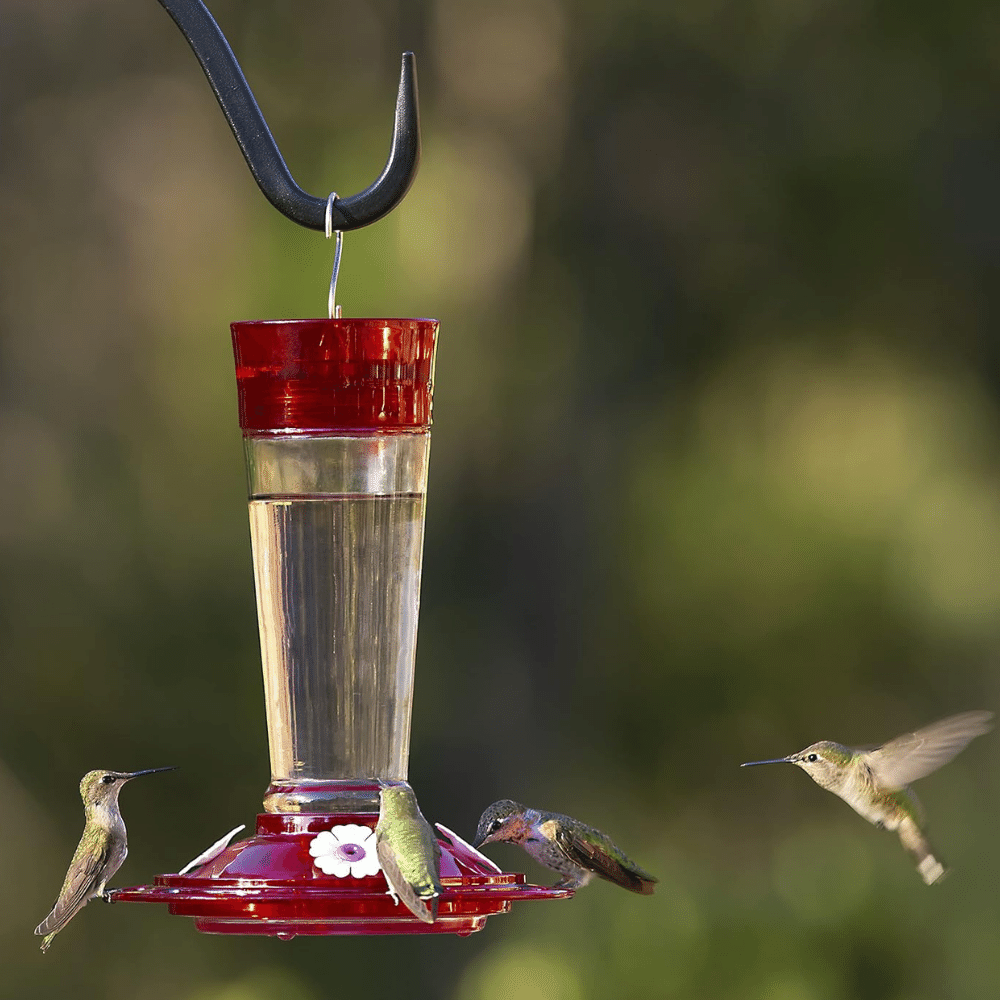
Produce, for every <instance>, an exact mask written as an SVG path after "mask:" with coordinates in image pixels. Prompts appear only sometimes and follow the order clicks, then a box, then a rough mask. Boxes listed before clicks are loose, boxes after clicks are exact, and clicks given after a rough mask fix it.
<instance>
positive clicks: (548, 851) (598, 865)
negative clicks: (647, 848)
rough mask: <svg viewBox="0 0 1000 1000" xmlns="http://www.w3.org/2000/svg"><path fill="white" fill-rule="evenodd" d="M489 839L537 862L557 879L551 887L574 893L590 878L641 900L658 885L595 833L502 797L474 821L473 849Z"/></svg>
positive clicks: (607, 839) (565, 818)
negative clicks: (523, 852)
mask: <svg viewBox="0 0 1000 1000" xmlns="http://www.w3.org/2000/svg"><path fill="white" fill-rule="evenodd" d="M494 841H506V842H507V843H509V844H519V845H520V846H521V847H523V848H524V849H525V850H526V851H527V852H528V853H529V854H530V855H531V856H532V857H533V858H534V859H535V860H536V861H537V862H539V864H542V865H545V867H546V868H551V869H552V870H553V871H557V872H559V874H560V875H561V876H562V878H561V879H559V881H558V882H556V884H555V888H560V889H579V888H580V887H581V886H584V885H586V884H587V883H588V882H589V881H590V880H591V879H592V878H593V877H594V876H595V875H597V876H599V877H600V878H603V879H606V880H607V881H608V882H614V883H615V885H620V886H621V887H622V888H623V889H628V890H629V891H630V892H638V893H641V894H642V895H643V896H651V895H652V894H653V885H654V884H655V883H656V882H657V881H659V880H658V879H656V878H654V876H652V875H650V874H649V872H646V871H643V870H642V869H641V868H640V867H639V866H638V865H637V864H636V863H635V862H634V861H632V860H630V859H629V858H628V857H626V856H625V854H624V853H623V852H622V850H621V849H620V848H619V847H618V846H617V844H615V843H614V841H612V839H611V838H610V837H609V836H607V834H604V833H601V831H600V830H595V829H594V828H593V827H592V826H587V825H586V824H585V823H581V822H580V821H579V820H577V819H573V818H572V817H571V816H562V815H560V814H559V813H554V812H541V811H540V810H538V809H528V808H527V807H526V806H522V805H519V804H518V803H517V802H511V800H510V799H501V800H500V801H499V802H494V803H493V805H491V806H488V807H487V808H486V811H485V812H484V813H483V815H482V816H480V817H479V826H478V827H477V829H476V839H475V841H474V842H473V845H472V846H473V847H476V848H479V847H482V846H483V844H489V843H493V842H494Z"/></svg>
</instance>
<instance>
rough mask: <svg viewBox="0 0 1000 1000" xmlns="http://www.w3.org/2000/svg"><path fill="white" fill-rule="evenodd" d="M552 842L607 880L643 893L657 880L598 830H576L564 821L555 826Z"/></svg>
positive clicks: (651, 887)
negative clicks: (583, 831)
mask: <svg viewBox="0 0 1000 1000" xmlns="http://www.w3.org/2000/svg"><path fill="white" fill-rule="evenodd" d="M556 843H557V844H558V845H559V848H560V850H562V852H563V854H565V855H566V857H567V858H569V860H570V861H572V862H573V863H574V864H576V865H579V866H580V867H581V868H585V869H586V870H587V871H592V872H594V874H596V875H599V876H600V877H601V878H603V879H606V880H607V881H608V882H614V883H615V885H620V886H621V887H622V888H623V889H628V890H629V891H630V892H638V893H640V894H641V895H643V896H651V895H652V894H653V885H654V884H655V883H656V882H657V881H658V880H657V879H656V878H654V877H653V876H652V875H650V874H649V872H646V871H643V870H642V869H641V868H640V867H639V866H638V865H637V864H636V863H635V862H634V861H632V860H631V859H630V858H627V857H626V856H625V854H623V853H622V851H621V850H619V848H618V846H617V845H616V844H615V843H614V841H612V839H611V838H610V837H608V836H606V835H605V834H603V833H601V832H600V831H599V830H593V829H590V830H588V831H587V832H586V833H576V832H574V831H573V830H572V829H570V828H569V827H567V826H566V825H565V824H560V825H559V826H558V828H557V829H556Z"/></svg>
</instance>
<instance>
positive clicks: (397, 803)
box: [375, 784, 441, 924]
mask: <svg viewBox="0 0 1000 1000" xmlns="http://www.w3.org/2000/svg"><path fill="white" fill-rule="evenodd" d="M375 852H376V854H378V860H379V863H380V864H381V865H382V872H383V874H384V875H385V880H386V882H388V883H389V895H390V896H392V898H393V899H394V900H395V902H396V905H397V906H398V905H399V901H400V900H402V901H403V903H404V904H405V906H406V908H407V909H408V910H409V911H410V912H411V913H412V914H413V915H414V916H415V917H416V918H417V919H418V920H422V921H423V922H424V923H425V924H432V923H434V921H435V920H436V919H437V911H438V897H439V896H440V895H441V876H440V868H441V847H440V845H439V844H438V841H437V837H435V836H434V831H433V830H432V829H431V827H430V824H429V823H428V822H427V820H425V819H424V817H423V814H422V813H421V812H420V807H419V806H418V805H417V797H416V796H415V795H414V794H413V789H412V788H410V786H409V785H407V784H398V785H389V784H386V785H383V786H382V790H381V793H380V795H379V814H378V824H377V825H376V827H375Z"/></svg>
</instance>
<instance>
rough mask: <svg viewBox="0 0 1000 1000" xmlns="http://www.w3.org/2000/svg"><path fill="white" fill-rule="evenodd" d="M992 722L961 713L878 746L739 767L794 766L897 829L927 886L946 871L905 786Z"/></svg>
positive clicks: (819, 748)
mask: <svg viewBox="0 0 1000 1000" xmlns="http://www.w3.org/2000/svg"><path fill="white" fill-rule="evenodd" d="M992 719H993V713H992V712H964V713H962V714H961V715H952V716H949V717H948V718H947V719H941V720H940V722H933V723H931V725H929V726H926V727H925V728H923V729H918V730H917V731H916V732H915V733H906V734H905V735H903V736H897V737H896V738H895V739H894V740H890V741H889V742H888V743H885V744H883V745H882V746H880V747H858V748H851V747H844V746H841V745H840V744H839V743H831V742H830V741H828V740H824V741H823V742H821V743H813V745H812V746H808V747H806V748H805V750H802V751H800V752H799V753H795V754H792V755H791V756H789V757H778V758H777V759H776V760H751V761H748V762H747V763H746V764H741V765H740V767H753V766H755V765H757V764H796V765H798V766H799V767H801V768H802V770H803V771H805V772H806V774H808V775H809V777H810V778H812V779H813V781H815V782H816V784H817V785H819V786H820V787H821V788H825V789H827V790H828V791H831V792H833V793H834V795H839V796H840V797H841V798H842V799H843V800H844V801H845V802H846V803H847V804H848V805H849V806H850V807H851V808H852V809H854V811H855V812H857V813H860V814H861V815H862V816H864V818H865V819H866V820H868V822H869V823H874V824H875V826H877V827H878V828H879V829H882V830H896V831H898V833H899V839H900V842H901V843H902V845H903V847H904V848H906V850H907V851H909V853H910V854H911V855H912V856H913V858H914V860H915V861H916V863H917V871H919V872H920V876H921V878H923V880H924V881H925V882H926V883H927V884H928V885H933V883H935V882H937V881H938V880H939V879H941V878H943V877H944V875H945V872H946V871H947V869H946V868H945V867H944V865H943V864H942V863H941V862H940V861H938V859H937V858H936V857H935V856H934V852H933V850H932V849H931V845H930V844H929V843H928V841H927V838H926V837H925V836H924V834H923V832H922V830H921V829H920V825H921V824H922V823H923V810H922V809H921V807H920V803H919V801H918V800H917V797H916V795H914V793H913V791H912V790H911V789H910V788H909V787H908V785H909V783H910V782H911V781H916V780H917V779H918V778H922V777H924V775H926V774H930V773H931V771H936V770H937V769H938V768H939V767H941V766H942V765H944V764H947V763H948V761H950V760H951V759H952V758H953V757H955V756H956V755H957V754H959V753H960V752H961V751H962V750H964V749H965V747H966V745H967V744H968V743H969V741H970V740H972V739H974V738H975V737H976V736H982V735H983V733H986V732H989V730H990V729H991V728H992Z"/></svg>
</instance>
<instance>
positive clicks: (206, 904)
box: [110, 0, 572, 938]
mask: <svg viewBox="0 0 1000 1000" xmlns="http://www.w3.org/2000/svg"><path fill="white" fill-rule="evenodd" d="M160 3H161V4H162V5H163V7H164V8H165V9H166V10H167V11H168V13H169V14H170V15H171V17H173V19H174V21H175V22H176V23H177V25H178V26H179V27H180V29H181V31H182V32H183V33H184V35H185V36H186V37H187V39H188V41H189V43H190V44H191V47H192V48H193V49H194V52H195V54H196V55H197V57H198V59H199V61H200V63H201V65H202V68H203V69H204V71H205V74H206V76H207V77H208V80H209V82H210V84H211V85H212V88H213V90H214V91H215V94H216V97H217V98H218V100H219V103H220V105H221V106H222V110H223V112H224V113H225V115H226V118H227V119H228V121H229V124H230V126H231V127H232V130H233V132H234V134H235V136H236V139H237V141H238V142H239V144H240V147H241V148H242V150H243V154H244V156H245V157H246V160H247V163H248V164H249V166H250V169H251V171H252V173H253V175H254V177H255V179H256V180H257V183H258V185H259V186H260V188H261V190H262V191H263V192H264V194H265V195H266V196H267V198H268V200H269V201H270V202H271V203H272V204H273V205H274V206H275V207H276V208H278V210H279V211H281V212H282V213H283V214H284V215H286V216H287V217H288V218H290V219H292V220H293V221H295V222H297V223H299V224H300V225H303V226H306V227H309V228H312V229H320V230H322V229H325V230H326V233H327V235H328V236H329V235H331V233H334V232H336V233H337V234H338V247H337V250H338V252H337V255H336V257H335V264H334V276H333V280H332V281H331V291H330V316H329V318H327V319H304V320H253V321H248V322H241V323H233V324H232V337H233V347H234V351H235V358H236V381H237V389H238V398H239V417H240V426H241V428H242V430H243V438H244V447H245V457H246V467H247V478H248V484H249V509H250V532H251V541H252V547H253V561H254V574H255V581H256V591H257V614H258V621H259V627H260V646H261V659H262V664H263V672H264V692H265V703H266V711H267V727H268V742H269V746H270V758H271V783H270V786H269V787H268V789H267V793H266V795H265V798H264V810H265V811H264V812H263V813H261V814H260V815H258V817H257V825H256V831H255V835H254V836H252V837H250V838H248V839H245V840H241V841H237V842H236V843H233V844H229V845H228V846H224V843H225V840H224V841H223V842H220V843H219V844H218V845H215V849H214V850H213V849H210V850H209V851H208V852H206V854H205V855H204V856H203V858H199V859H198V860H197V861H196V862H194V863H193V865H194V869H193V870H188V869H185V872H184V873H183V874H164V875H158V876H156V878H155V880H154V884H153V885H151V886H135V887H132V888H127V889H119V890H115V891H113V892H112V893H111V894H110V895H111V898H112V899H113V900H114V901H121V902H157V903H166V904H167V905H168V907H169V910H170V912H171V913H175V914H179V915H181V916H187V917H192V918H194V921H195V926H196V927H197V929H198V930H200V931H205V932H209V933H216V934H267V935H276V936H278V937H281V938H291V937H294V936H295V935H298V934H310V935H325V934H426V933H455V934H462V935H466V934H470V933H471V932H472V931H477V930H480V929H481V928H482V927H483V926H484V924H485V923H486V919H487V917H489V916H491V915H493V914H496V913H503V912H506V911H507V910H509V909H510V907H511V903H512V902H513V901H515V900H521V899H556V898H565V897H567V896H570V895H572V890H567V889H552V888H544V887H541V886H534V885H529V884H527V883H526V881H525V877H524V875H521V874H514V873H509V872H503V871H501V869H500V868H498V867H497V866H496V865H495V864H493V862H492V861H490V860H489V859H488V858H486V857H485V856H484V855H482V854H480V853H479V852H478V851H476V850H475V849H474V848H472V847H471V846H470V845H469V844H467V843H466V842H465V841H463V840H462V839H461V838H460V837H458V836H457V835H455V834H453V833H451V831H449V830H447V829H446V828H445V827H442V826H440V825H438V830H439V831H440V833H441V835H442V836H441V837H440V838H439V840H438V845H439V847H440V851H441V857H440V881H441V888H442V892H441V895H440V898H439V900H438V910H437V918H436V919H435V920H434V921H433V922H424V921H422V920H418V919H417V917H415V916H413V915H412V914H411V913H410V912H409V911H408V910H407V909H406V907H404V906H401V905H399V904H398V901H396V900H395V899H394V898H393V897H391V896H390V894H389V893H388V892H387V889H388V885H387V882H386V880H385V877H384V875H383V873H382V871H381V868H380V866H379V862H378V858H377V856H376V852H375V838H374V829H375V826H376V823H377V821H378V815H379V795H380V788H381V785H380V782H391V783H396V784H398V783H400V782H405V781H406V779H407V765H408V757H409V742H410V715H411V706H412V697H413V677H414V656H415V652H416V638H417V612H418V606H419V597H420V575H421V558H422V551H423V533H424V502H425V496H426V487H427V462H428V453H429V446H430V424H431V399H432V391H433V379H434V352H435V347H436V344H437V333H438V323H437V321H436V320H431V319H382V318H378V319H372V318H364V319H352V318H342V317H341V316H340V310H339V309H337V308H335V306H334V302H333V299H334V290H335V286H336V272H337V266H338V265H339V233H340V232H341V231H343V230H348V229H357V228H359V227H361V226H365V225H368V224H369V223H372V222H375V221H377V220H378V219H380V218H382V217H383V216H384V215H386V214H387V213H388V212H390V211H391V210H392V209H393V208H394V207H395V206H396V205H397V204H398V203H399V202H400V201H401V200H402V198H403V196H404V195H405V194H406V191H407V189H408V188H409V186H410V184H411V183H412V181H413V178H414V176H415V174H416V170H417V165H418V162H419V158H420V125H419V113H418V107H417V84H416V71H415V67H414V59H413V55H412V53H406V54H404V56H403V65H402V75H401V79H400V85H399V94H398V98H397V103H396V118H395V128H394V131H393V140H392V147H391V150H390V153H389V159H388V162H387V163H386V166H385V168H384V170H383V171H382V174H381V175H380V176H379V178H378V179H377V180H376V181H375V182H374V183H373V184H372V185H371V186H369V187H368V188H366V189H365V190H364V191H362V192H361V193H360V194H357V195H354V196H352V197H348V198H343V199H341V198H339V197H337V196H336V195H330V196H329V197H328V198H326V199H323V198H315V197H313V196H311V195H309V194H307V193H306V192H304V191H302V190H301V189H300V188H299V187H298V186H297V185H296V184H295V182H294V180H293V179H292V177H291V175H290V174H289V172H288V168H287V167H286V166H285V163H284V160H283V159H282V157H281V154H280V152H279V151H278V148H277V145H276V144H275V142H274V139H273V138H272V136H271V133H270V131H269V130H268V128H267V124H266V123H265V121H264V118H263V116H262V115H261V113H260V109H259V108H258V107H257V104H256V102H255V100H254V98H253V94H252V93H251V91H250V88H249V86H248V84H247V82H246V79H245V78H244V76H243V73H242V72H241V70H240V68H239V65H238V63H237V62H236V59H235V57H234V55H233V53H232V50H231V49H230V47H229V45H228V43H227V42H226V39H225V37H224V35H223V34H222V32H221V30H220V29H219V27H218V25H217V24H216V23H215V21H214V20H213V19H212V16H211V15H210V14H209V12H208V10H207V9H206V8H205V6H204V4H202V3H201V2H200V0H160ZM188 868H189V869H190V868H191V866H188Z"/></svg>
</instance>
